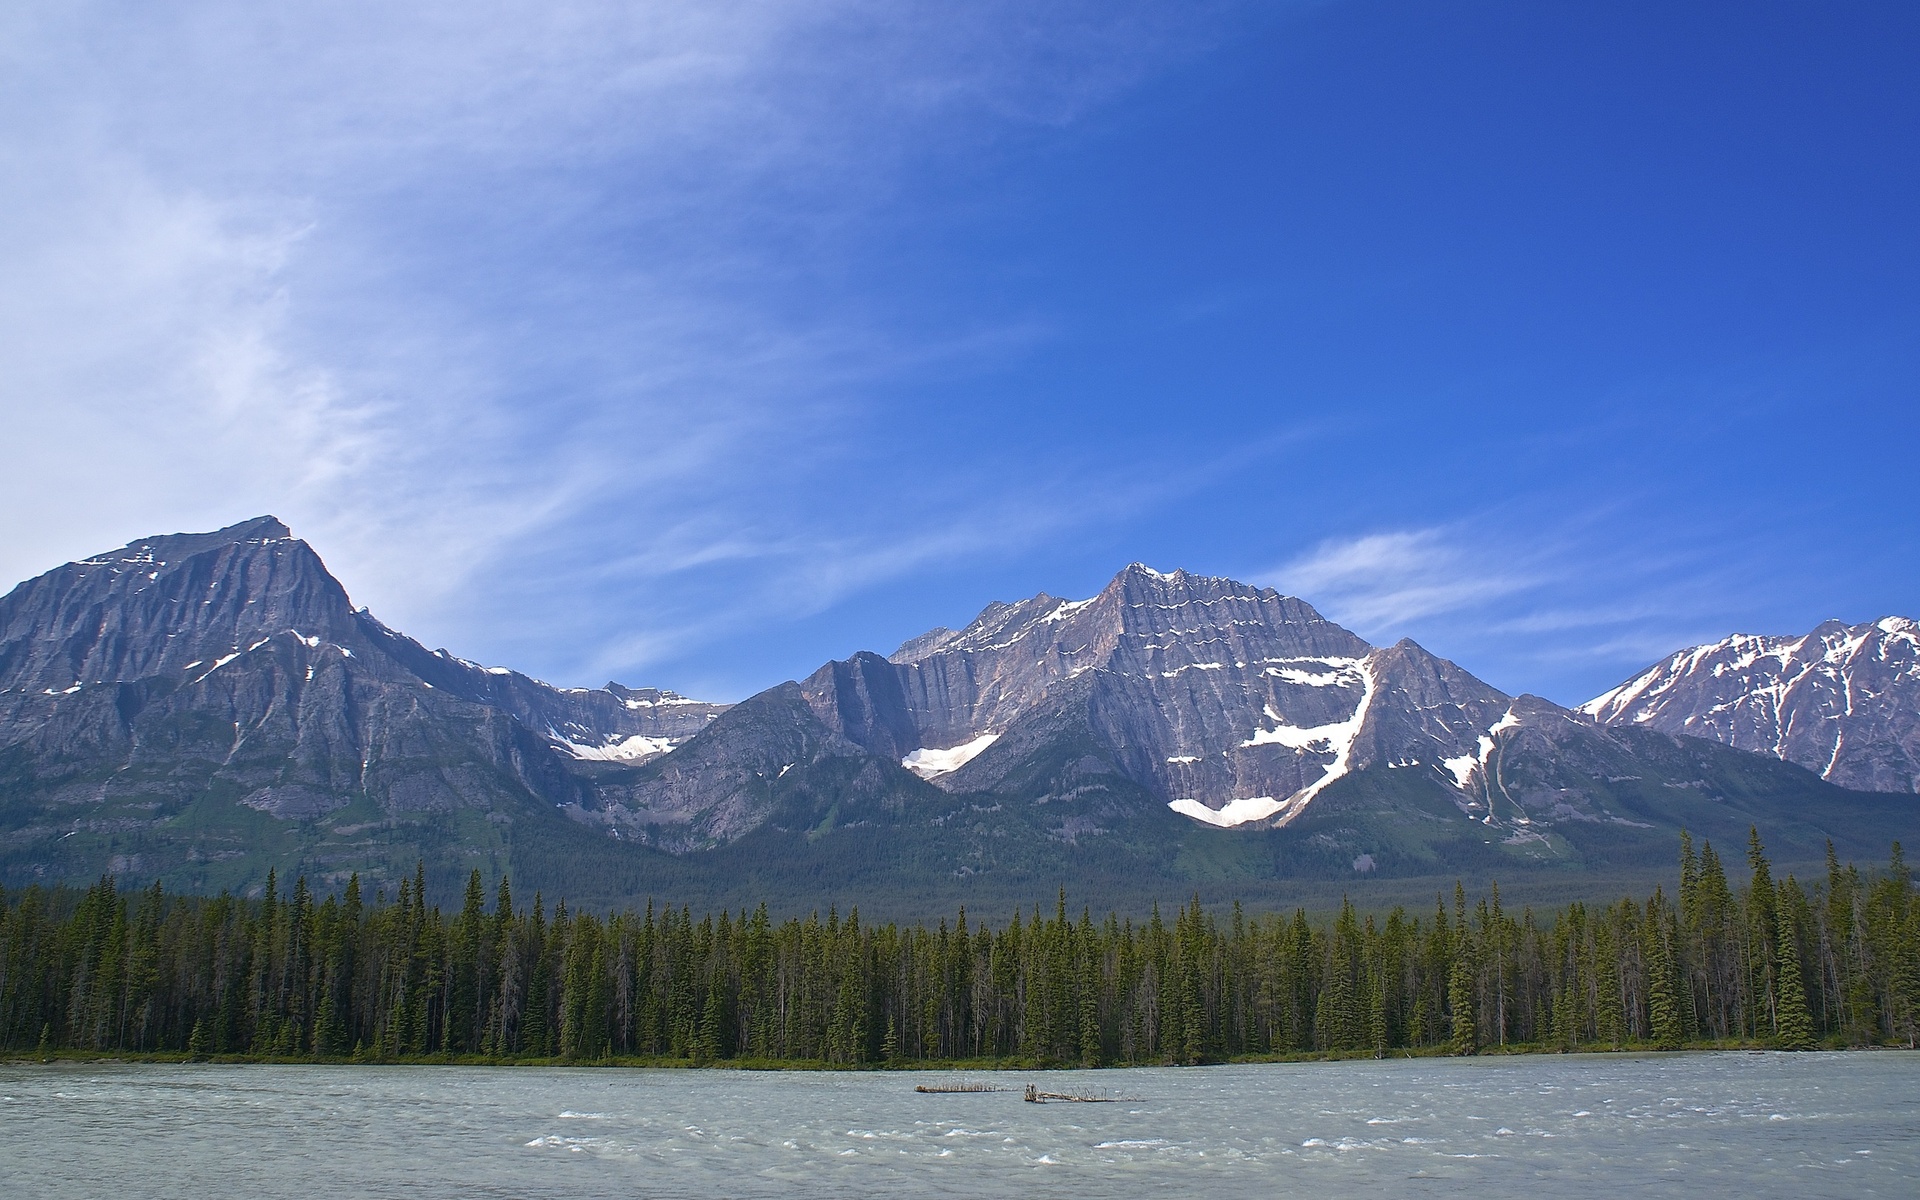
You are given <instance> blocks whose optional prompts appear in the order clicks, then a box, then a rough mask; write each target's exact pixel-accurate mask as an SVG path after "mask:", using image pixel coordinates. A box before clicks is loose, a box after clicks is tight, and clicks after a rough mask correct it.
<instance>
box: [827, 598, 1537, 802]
mask: <svg viewBox="0 0 1920 1200" xmlns="http://www.w3.org/2000/svg"><path fill="white" fill-rule="evenodd" d="M802 690H803V692H804V693H805V694H806V695H807V697H808V699H809V701H810V703H811V704H812V705H813V707H814V709H815V711H816V712H817V713H818V714H819V715H820V717H821V718H822V720H823V721H825V722H826V723H827V724H828V725H829V726H831V727H833V728H834V729H836V730H837V731H838V732H840V733H841V734H843V735H844V736H845V737H846V738H847V739H848V740H850V741H852V742H854V743H856V744H858V745H860V746H862V747H864V748H866V749H868V750H870V751H871V752H873V753H875V754H883V755H887V756H890V757H897V758H898V759H899V760H900V761H901V762H902V763H903V765H905V766H907V767H908V768H910V769H913V770H915V771H916V772H917V773H919V774H921V775H923V776H924V777H926V778H929V779H931V780H933V781H935V782H936V783H937V784H939V785H940V786H942V787H945V788H947V789H949V790H956V791H957V790H977V789H983V788H992V787H994V786H997V784H998V783H999V782H1000V780H1001V779H1002V778H1004V776H1005V775H1006V773H1007V772H1008V771H1010V770H1013V769H1014V767H1015V764H1016V763H1017V762H1018V761H1019V759H1020V757H1021V755H1022V753H1023V752H1024V751H1023V748H1030V746H1031V744H1032V742H1033V730H1034V729H1036V728H1052V727H1055V726H1059V725H1060V724H1061V722H1062V720H1063V717H1062V715H1061V713H1060V711H1059V710H1061V709H1063V708H1065V709H1071V710H1074V711H1075V712H1076V713H1077V714H1078V715H1077V716H1076V717H1075V718H1074V723H1075V724H1076V726H1077V727H1083V728H1085V729H1086V730H1087V731H1088V732H1089V733H1090V734H1091V735H1092V736H1094V737H1095V738H1097V739H1098V741H1099V742H1100V744H1101V745H1103V746H1104V747H1105V748H1106V750H1107V752H1108V753H1109V754H1110V755H1111V756H1112V758H1113V761H1114V765H1115V767H1116V768H1117V769H1118V770H1119V771H1120V773H1121V774H1122V775H1123V776H1124V777H1125V778H1127V779H1128V780H1130V781H1132V782H1134V783H1136V784H1139V785H1141V786H1143V787H1145V788H1146V789H1147V790H1148V791H1150V792H1152V793H1154V794H1158V795H1161V796H1164V797H1165V798H1166V802H1167V803H1169V804H1170V805H1172V806H1173V807H1174V808H1175V810H1176V811H1179V812H1182V813H1184V814H1186V815H1187V816H1189V817H1192V818H1193V819H1195V820H1198V821H1203V822H1206V823H1209V824H1216V825H1228V826H1231V825H1242V824H1246V823H1248V822H1278V823H1285V822H1286V821H1288V820H1291V819H1292V818H1293V817H1295V816H1297V815H1298V814H1299V813H1300V812H1301V811H1303V810H1304V808H1305V807H1306V805H1308V804H1309V803H1311V802H1312V801H1313V799H1314V798H1315V797H1316V796H1317V795H1319V794H1320V793H1321V792H1322V791H1323V790H1324V789H1325V788H1326V787H1328V786H1330V785H1331V784H1333V783H1334V782H1335V781H1337V780H1339V779H1341V778H1344V777H1346V776H1347V775H1349V774H1351V773H1353V772H1355V771H1358V770H1361V769H1363V768H1366V767H1369V766H1373V765H1386V764H1393V765H1394V766H1396V767H1411V766H1422V767H1425V768H1426V769H1427V770H1429V771H1431V772H1439V773H1441V774H1442V775H1443V776H1444V777H1446V778H1448V779H1450V780H1452V781H1453V785H1454V786H1455V787H1456V788H1461V789H1464V788H1465V787H1466V786H1467V779H1468V777H1469V776H1470V775H1471V773H1472V770H1473V769H1477V764H1478V761H1479V757H1480V752H1479V743H1480V740H1481V739H1482V738H1485V737H1498V736H1499V734H1500V732H1501V731H1500V730H1498V729H1495V728H1494V727H1495V726H1497V725H1499V724H1500V722H1501V721H1502V720H1503V718H1504V717H1505V714H1506V713H1507V712H1508V710H1509V709H1510V708H1511V707H1512V702H1511V698H1510V697H1508V696H1506V695H1504V694H1502V693H1500V692H1498V691H1496V690H1494V689H1493V688H1490V687H1488V686H1487V685H1485V684H1483V683H1481V682H1480V681H1479V680H1477V679H1474V678H1473V677H1472V676H1471V675H1469V674H1467V673H1466V672H1465V671H1462V670H1460V668H1458V667H1456V666H1454V665H1453V664H1451V663H1448V662H1445V661H1444V660H1441V659H1438V658H1435V657H1434V656H1432V655H1430V654H1428V653H1427V652H1426V651H1424V650H1422V649H1421V648H1420V647H1419V646H1417V645H1415V644H1413V643H1412V642H1402V643H1401V644H1399V645H1397V646H1393V647H1390V648H1386V649H1376V648H1374V647H1372V646H1370V645H1368V644H1367V643H1366V641H1364V640H1363V639H1361V638H1360V637H1358V636H1357V635H1355V634H1353V633H1351V632H1349V631H1348V630H1346V629H1342V628H1341V627H1340V626H1338V625H1335V624H1334V623H1332V622H1331V621H1328V620H1327V619H1326V618H1324V617H1322V616H1321V615H1320V614H1319V613H1317V612H1315V611H1314V609H1313V607H1312V606H1311V605H1309V604H1307V603H1306V602H1305V601H1303V600H1299V599H1297V598H1294V597H1291V596H1282V595H1280V594H1279V593H1277V592H1274V591H1272V590H1271V589H1262V588H1256V587H1251V586H1249V585H1246V584H1242V583H1237V582H1235V581H1233V580H1230V579H1219V578H1210V577H1206V576H1198V575H1191V574H1188V573H1187V572H1185V571H1175V572H1172V573H1170V574H1168V573H1162V572H1159V571H1155V570H1152V569H1151V568H1148V567H1145V566H1142V565H1140V564H1137V563H1136V564H1134V565H1133V566H1130V567H1128V568H1127V569H1126V570H1124V571H1122V572H1120V574H1119V575H1117V576H1115V577H1114V579H1113V581H1112V582H1111V583H1109V584H1108V585H1107V586H1106V587H1105V588H1104V589H1102V591H1101V592H1100V593H1099V594H1098V595H1097V596H1094V597H1092V598H1090V599H1087V600H1061V599H1059V598H1057V597H1053V596H1048V595H1044V594H1043V595H1040V596H1035V597H1033V598H1032V599H1029V600H1023V601H1021V602H1019V603H1017V604H994V605H990V606H989V607H988V608H987V609H986V610H985V611H984V612H982V613H981V614H980V616H979V617H978V618H977V619H976V620H975V621H974V622H973V623H972V624H971V625H969V626H968V627H967V628H966V629H964V630H960V631H958V632H954V631H951V630H935V631H933V632H932V633H929V634H926V635H923V636H922V637H919V638H915V639H914V640H913V641H911V642H908V643H907V644H906V645H904V646H902V647H901V648H900V649H899V650H897V651H895V652H894V654H893V655H892V656H891V658H890V659H888V660H886V661H884V662H883V661H882V660H880V659H879V658H878V657H877V656H874V655H863V656H859V657H856V658H855V659H852V660H849V661H847V662H844V663H830V664H828V665H827V666H826V667H823V668H821V669H820V670H819V671H818V672H816V673H815V674H814V675H812V676H811V677H809V678H808V679H807V680H806V681H805V683H804V684H802ZM1449 762H1452V763H1453V764H1454V765H1452V766H1448V765H1447V764H1448V763H1449ZM1470 768H1471V769H1470Z"/></svg>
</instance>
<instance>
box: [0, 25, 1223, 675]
mask: <svg viewBox="0 0 1920 1200" xmlns="http://www.w3.org/2000/svg"><path fill="white" fill-rule="evenodd" d="M1213 29H1214V24H1213V18H1212V17H1211V16H1210V15H1209V14H1207V13H1206V12H1204V11H1201V10H1187V11H1183V12H1181V13H1179V14H1178V15H1175V14H1172V13H1170V12H1169V11H1168V10H1167V9H1165V8H1163V7H1161V6H1155V5H1150V4H1144V3H1134V4H1124V5H1121V6H1119V7H1117V8H1116V7H1114V6H1112V5H1102V4H1093V3H1067V4H1062V5H1052V6H1048V7H1047V8H1046V9H1045V10H1044V12H1043V11H1040V10H1034V9H1032V8H1030V7H1029V6H1025V5H1020V4H1015V3H1010V2H1009V3H987V4H982V5H975V6H964V7H962V8H959V9H954V8H950V7H942V6H932V5H913V4H908V5H900V4H883V3H878V2H869V0H848V2H842V3H825V4H818V5H808V6H795V5H787V4H780V3H774V2H761V0H736V2H733V3H726V2H711V3H699V4H694V3H660V2H655V3H614V2H611V0H605V2H603V0H587V2H573V3H566V2H557V3H556V2H542V3H533V2H531V0H469V2H463V3H458V4H456V3H413V4H389V3H373V2H371V0H356V2H349V3H344V4H342V3H327V4H319V3H302V2H297V0H296V2H293V3H288V4H283V5H273V6H266V7H261V6H258V5H249V4H241V3H237V2H233V0H188V2H184V3H181V4H175V5H164V6H157V7H156V6H150V5H137V4H128V3H84V2H81V3H71V2H68V3H28V4H25V5H23V6H20V7H16V8H13V9H11V10H10V11H9V14H8V15H6V16H4V17H0V257H3V258H4V261H7V262H8V263H9V269H8V271H7V272H6V273H5V275H4V278H0V356H3V357H4V359H5V361H6V362H7V364H8V369H7V370H6V371H5V372H4V373H0V414H4V417H5V422H6V428H7V430H8V438H7V445H6V448H5V449H4V450H0V461H3V462H4V466H5V470H4V471H0V508H4V510H5V511H7V512H8V513H9V514H10V519H9V521H8V522H7V529H6V532H5V533H4V534H3V535H0V575H5V576H7V577H9V578H22V577H25V576H27V575H29V574H32V573H35V572H37V571H39V570H43V569H45V568H46V567H48V566H51V565H52V564H53V563H55V562H58V561H61V560H64V559H67V558H71V557H74V556H76V555H77V554H80V553H85V552H89V551H93V550H97V549H101V548H104V547H105V546H108V545H112V544H117V543H119V542H122V541H125V540H127V539H130V538H132V537H135V536H139V535H141V534H145V533H151V532H158V531H166V530H171V529H186V528H208V527H212V526H213V525H215V524H219V523H223V522H226V521H230V520H234V519H238V518H240V517H244V516H248V515H252V514H254V513H256V512H264V511H273V512H276V513H277V514H279V515H281V516H283V517H285V518H286V519H288V520H289V521H291V522H292V523H294V524H295V526H296V531H297V532H300V533H302V534H304V535H306V536H308V537H309V538H310V540H312V541H314V542H315V543H316V545H318V546H319V547H320V548H321V549H322V550H323V552H325V553H327V555H328V557H329V561H330V563H331V564H332V565H333V566H334V568H335V570H336V571H337V572H338V573H339V574H341V575H342V576H343V577H344V578H345V579H346V580H347V581H348V583H349V586H350V587H352V588H353V590H354V592H355V594H356V599H358V600H362V601H365V602H369V603H372V604H373V605H374V606H375V607H376V608H377V609H378V610H379V611H380V612H381V613H382V615H383V616H384V617H386V618H387V619H389V620H391V621H393V622H394V623H395V624H397V625H399V626H401V627H403V628H410V629H415V628H417V629H422V631H423V632H424V633H425V634H426V635H427V636H429V637H434V636H436V634H437V635H438V636H439V637H440V639H441V640H446V641H449V642H450V643H451V644H455V645H461V646H465V647H467V648H468V649H469V650H470V651H472V652H475V653H484V652H485V651H486V650H487V649H489V648H496V649H503V650H504V649H515V648H520V649H524V648H525V647H526V645H527V643H526V641H525V639H524V637H522V635H520V634H518V633H516V630H517V629H520V628H523V627H524V626H526V625H527V624H528V623H529V620H530V619H531V618H537V619H539V620H542V621H546V622H548V624H549V626H550V627H551V629H552V635H551V637H552V639H553V640H565V639H578V640H579V641H580V642H581V644H583V645H589V646H594V647H598V648H597V649H594V650H592V651H589V652H588V653H589V655H590V657H591V659H592V662H593V663H594V665H596V666H602V667H606V668H608V669H620V668H626V667H633V666H636V665H639V664H641V663H643V662H645V661H647V660H648V659H650V658H652V657H655V656H657V654H658V653H659V652H660V651H659V647H662V646H665V645H669V644H671V645H674V646H677V647H679V648H680V649H681V651H684V649H685V646H686V644H687V638H688V637H711V636H718V635H719V634H720V633H722V632H724V627H725V626H726V624H727V623H728V622H730V621H734V622H737V621H744V620H750V619H753V618H754V617H756V616H764V615H766V614H767V613H768V612H769V611H770V609H772V608H779V609H786V608H789V607H791V608H797V609H799V610H805V609H807V608H808V607H809V606H812V607H815V608H817V606H819V605H823V604H827V603H831V602H832V600H833V599H834V598H836V597H838V596H841V595H844V594H846V593H847V591H848V590H850V589H856V588H859V587H862V586H865V585H866V584H867V583H870V582H871V581H873V580H875V579H879V578H885V577H887V576H889V575H890V574H893V573H898V572H900V571H904V570H910V569H912V568H913V567H914V566H915V565H916V564H919V563H923V562H925V561H927V560H928V559H929V557H930V556H937V555H955V554H972V553H985V552H989V551H990V550H991V549H993V548H994V547H1004V546H1006V545H1007V544H1009V543H1010V542H1013V541H1017V540H1018V539H1020V538H1022V537H1031V536H1041V535H1042V534H1043V533H1044V532H1045V531H1047V530H1050V529H1054V528H1058V527H1059V525H1060V524H1061V523H1063V522H1064V523H1067V524H1071V523H1072V522H1073V521H1074V520H1076V519H1080V517H1081V516H1082V515H1084V514H1083V513H1081V512H1077V511H1076V510H1075V509H1074V507H1073V506H1072V505H1071V504H1070V503H1065V502H1060V503H1056V504H1055V505H1054V508H1053V510H1052V511H1051V513H1050V514H1049V515H1047V516H1046V517H1045V519H1038V520H1037V519H1035V518H1034V517H1033V516H1032V512H1033V509H1032V506H1031V504H1030V503H1029V501H1031V500H1032V499H1033V495H1032V493H1033V489H1032V487H1031V485H1023V487H1024V489H1025V490H1024V492H1014V491H1008V490H1006V489H1005V488H999V489H994V488H989V489H987V490H986V491H985V492H984V493H982V494H980V495H976V496H973V497H970V498H967V499H965V500H963V501H956V500H954V499H953V498H952V497H951V496H949V497H948V499H947V502H945V503H940V502H936V501H926V502H921V503H914V502H903V503H901V504H899V505H896V506H889V507H888V508H887V509H885V510H884V511H870V512H860V511H852V510H850V509H849V508H848V507H847V506H846V505H845V504H836V503H835V501H834V500H833V499H832V498H831V486H832V480H833V477H834V473H835V472H836V471H841V470H846V469H850V464H851V465H852V467H853V468H854V469H857V465H858V464H857V459H858V455H859V452H858V449H857V439H855V438H853V437H852V436H851V433H850V431H852V430H853V429H854V428H856V427H857V426H858V424H859V422H860V420H861V417H862V412H863V406H864V405H866V404H868V403H870V401H869V400H868V399H867V397H868V396H870V395H871V394H872V393H873V392H874V391H875V390H876V389H877V388H878V387H880V386H881V385H883V384H886V383H888V382H889V381H897V380H901V379H905V378H911V377H913V376H914V375H915V373H917V372H924V371H926V370H928V369H929V364H940V363H948V364H951V363H954V362H959V363H963V364H964V363H970V362H977V361H981V360H983V359H991V358H993V357H994V356H995V355H1004V354H1005V353H1007V352H1009V349H1010V348H1017V347H1018V346H1019V345H1021V344H1022V343H1023V341H1024V340H1025V339H1029V338H1031V337H1033V336H1035V333H1034V330H1033V329H1031V328H1028V327H1025V326H1023V325H1021V324H1020V323H1018V322H1015V323H1011V324H1008V325H1006V326H1004V327H999V328H984V329H957V330H949V331H945V332H936V333H934V334H932V335H926V334H918V335H911V336H910V335H904V334H901V333H899V332H897V331H895V330H892V329H890V328H889V326H888V325H887V324H886V322H885V321H884V320H875V319H873V317H872V316H871V314H867V313H863V312H861V311H859V310H858V308H857V306H854V305H851V304H848V303H843V302H841V301H839V300H838V299H836V297H835V296H834V294H833V292H832V290H831V288H830V287H823V286H822V284H821V283H820V281H819V278H818V277H817V272H818V269H819V267H820V264H821V263H822V262H830V261H831V260H833V259H834V257H835V256H836V255H837V254H840V253H842V252H843V251H845V249H846V248H847V247H848V246H849V245H850V244H853V243H854V242H856V241H857V239H858V238H859V237H860V236H861V230H862V228H863V227H864V226H866V225H868V224H871V223H874V222H876V221H879V220H881V219H882V218H883V217H884V214H885V212H886V206H887V203H888V200H889V197H890V196H891V195H892V193H893V192H894V190H895V189H896V188H897V187H898V186H900V183H901V181H902V179H903V178H905V177H906V175H907V174H908V173H910V172H911V171H912V169H913V168H914V164H915V163H916V162H917V161H919V160H921V159H923V158H925V157H927V156H929V155H935V154H940V153H949V154H954V153H974V152H978V151H979V150H980V148H981V147H986V146H990V145H991V143H992V142H993V141H994V140H995V139H996V138H1000V137H1003V136H1006V135H1007V133H1008V132H1009V131H1017V130H1019V129H1021V128H1023V127H1036V126H1038V127H1044V126H1047V125H1050V124H1061V123H1067V122H1071V121H1073V120H1074V119H1076V118H1077V117H1078V116H1079V115H1080V114H1082V113H1084V112H1085V111H1087V110H1088V109H1089V108H1090V107H1092V106H1095V105H1098V104H1100V103H1101V102H1103V101H1104V100H1105V99H1106V98H1108V97H1111V96H1113V95H1115V94H1116V93H1117V92H1119V91H1121V90H1123V89H1125V88H1126V87H1128V86H1130V85H1131V84H1132V83H1134V82H1135V81H1137V80H1138V79H1140V78H1142V77H1144V76H1145V75H1147V74H1149V73H1151V72H1152V71H1154V70H1156V69H1159V68H1160V67H1161V66H1163V65H1165V64H1166V63H1167V62H1169V61H1171V60H1172V59H1174V58H1177V57H1178V56H1180V55H1182V54H1185V53H1188V52H1190V51H1191V50H1192V49H1194V48H1195V47H1197V46H1199V45H1200V44H1202V43H1203V42H1204V40H1205V38H1207V37H1208V36H1211V32H1212V30H1213ZM795 497H800V498H801V499H800V500H799V501H798V502H796V501H795ZM822 497H826V498H825V499H822ZM1054 499H1055V500H1059V497H1054ZM1096 507H1097V506H1096ZM508 562H512V563H514V564H515V567H514V569H513V570H512V571H504V569H503V566H502V564H504V563H508ZM743 564H746V565H748V566H750V567H751V571H749V572H748V573H749V574H751V575H752V580H751V581H750V583H748V584H745V585H743V584H742V581H741V574H740V571H741V570H742V569H743V568H742V565H743ZM702 573H706V574H708V575H711V581H710V582H709V583H707V584H705V585H703V586H693V587H689V586H685V585H684V583H682V584H679V585H674V586H671V587H670V586H667V585H666V584H663V583H662V582H661V581H662V580H663V579H671V578H673V577H676V576H677V577H680V578H681V579H682V580H683V581H684V579H685V578H686V577H687V576H689V575H700V574H702ZM503 579H504V580H505V582H504V583H502V582H501V581H502V580H503ZM481 580H486V581H488V582H489V583H490V584H492V585H493V587H492V589H490V590H492V591H494V592H496V593H497V594H493V595H488V596H481V597H478V598H476V596H475V594H474V592H475V588H476V583H477V582H478V581H481ZM607 589H623V590H624V594H625V599H624V600H623V601H621V602H617V603H616V602H613V601H610V600H608V599H607V597H606V596H604V595H602V594H601V593H602V592H604V591H606V590H607ZM722 594H724V598H723V599H720V600H716V599H715V596H716V595H722ZM517 637H518V638H520V639H521V640H519V641H516V640H515V639H516V638H517ZM462 639H465V640H464V641H463V640H462ZM476 642H477V643H479V644H480V645H479V648H478V649H474V644H475V643H476ZM621 647H626V649H624V650H623V649H621ZM541 665H545V666H547V667H549V668H556V669H557V668H560V667H561V666H562V664H561V662H560V659H559V658H558V657H557V656H555V655H554V654H553V653H552V652H551V651H550V652H549V656H548V658H547V661H546V663H545V664H541Z"/></svg>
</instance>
